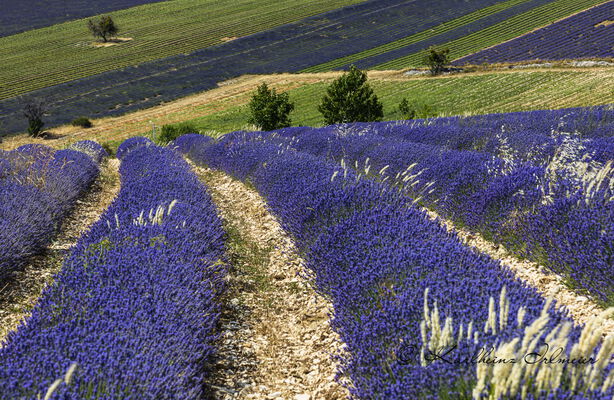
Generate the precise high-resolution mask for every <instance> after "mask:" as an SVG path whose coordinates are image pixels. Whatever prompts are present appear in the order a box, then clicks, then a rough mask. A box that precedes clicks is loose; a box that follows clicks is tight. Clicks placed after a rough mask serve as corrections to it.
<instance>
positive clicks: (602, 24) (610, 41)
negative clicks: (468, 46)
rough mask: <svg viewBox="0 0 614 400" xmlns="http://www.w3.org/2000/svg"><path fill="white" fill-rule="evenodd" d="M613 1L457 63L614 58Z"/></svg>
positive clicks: (461, 59)
mask: <svg viewBox="0 0 614 400" xmlns="http://www.w3.org/2000/svg"><path fill="white" fill-rule="evenodd" d="M613 20H614V1H610V2H607V3H605V4H602V5H600V6H597V7H593V8H591V9H589V10H587V11H584V12H581V13H579V14H576V15H574V16H572V17H569V18H566V19H564V20H561V21H559V22H557V23H554V24H552V25H548V26H546V27H545V28H542V29H539V30H537V31H534V32H531V33H528V34H526V35H523V36H520V37H518V38H516V39H514V40H510V41H508V42H505V43H502V44H500V45H498V46H495V47H491V48H489V49H486V50H482V51H480V52H477V53H474V54H471V55H469V56H466V57H463V58H460V59H458V60H456V61H455V62H454V64H456V65H462V64H481V63H485V62H486V63H495V62H514V61H529V60H563V59H569V58H611V57H614V25H613V24H612V21H613Z"/></svg>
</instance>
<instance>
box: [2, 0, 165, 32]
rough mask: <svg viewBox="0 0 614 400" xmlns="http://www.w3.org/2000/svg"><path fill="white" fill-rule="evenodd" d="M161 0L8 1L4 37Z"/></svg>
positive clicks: (4, 17)
mask: <svg viewBox="0 0 614 400" xmlns="http://www.w3.org/2000/svg"><path fill="white" fill-rule="evenodd" d="M157 1H163V0H106V1H88V0H45V1H6V2H3V3H2V14H0V37H2V36H10V35H14V34H16V33H19V32H24V31H27V30H31V29H37V28H42V27H45V26H50V25H54V24H59V23H61V22H65V21H70V20H74V19H79V18H85V17H89V16H92V15H96V14H103V13H108V12H112V11H116V10H121V9H124V8H128V7H134V6H138V5H141V4H147V3H155V2H157Z"/></svg>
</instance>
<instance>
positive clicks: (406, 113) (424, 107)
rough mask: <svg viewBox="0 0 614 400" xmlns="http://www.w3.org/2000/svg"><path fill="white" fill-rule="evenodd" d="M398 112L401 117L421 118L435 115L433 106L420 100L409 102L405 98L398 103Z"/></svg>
mask: <svg viewBox="0 0 614 400" xmlns="http://www.w3.org/2000/svg"><path fill="white" fill-rule="evenodd" d="M399 112H400V113H401V115H402V117H403V119H422V118H431V117H436V116H437V111H436V110H435V108H434V107H433V106H431V105H430V104H427V103H422V102H416V101H413V102H411V103H410V102H409V101H407V99H406V98H403V100H401V104H399Z"/></svg>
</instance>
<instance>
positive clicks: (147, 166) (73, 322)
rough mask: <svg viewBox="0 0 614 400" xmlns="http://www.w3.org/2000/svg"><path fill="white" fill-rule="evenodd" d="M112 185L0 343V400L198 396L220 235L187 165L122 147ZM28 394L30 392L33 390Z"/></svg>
mask: <svg viewBox="0 0 614 400" xmlns="http://www.w3.org/2000/svg"><path fill="white" fill-rule="evenodd" d="M120 173H121V180H122V187H121V190H120V193H119V195H118V197H117V199H116V200H115V201H114V202H113V204H112V205H111V207H110V208H109V209H108V210H106V211H105V213H104V214H103V216H102V217H101V219H100V220H99V221H98V222H97V223H96V224H95V225H94V226H93V227H92V228H91V230H90V231H89V232H88V233H87V234H86V235H85V236H84V237H82V238H81V239H80V241H79V242H78V244H77V245H76V247H75V248H74V249H73V251H72V253H71V255H70V257H69V258H68V259H67V260H66V261H65V263H64V265H63V268H62V271H61V273H60V274H59V275H58V276H57V277H56V281H55V284H54V285H52V286H51V287H50V288H48V289H47V290H46V291H45V292H44V293H43V296H42V298H41V299H40V301H39V303H38V305H37V306H36V307H35V308H34V310H33V312H32V316H31V317H30V318H29V319H28V320H27V323H26V324H25V325H22V326H20V327H19V329H18V330H17V331H15V332H12V333H11V334H9V336H8V341H7V343H6V344H5V346H4V347H3V348H1V349H0V366H1V367H0V393H1V394H2V397H3V398H7V399H8V398H10V399H34V398H42V396H45V393H46V391H47V388H49V387H50V386H51V385H52V383H53V382H54V381H55V380H56V379H57V378H64V373H65V372H66V371H67V369H68V368H69V366H71V365H72V364H73V363H77V368H76V371H75V372H74V374H73V375H72V379H71V382H70V384H66V383H65V382H63V381H62V384H61V385H60V386H59V387H57V389H56V390H55V393H54V394H53V396H52V397H51V399H75V400H77V399H80V400H82V399H103V398H104V399H122V400H126V399H135V400H136V399H139V400H142V399H151V400H154V399H186V400H188V399H201V398H202V396H203V391H204V390H206V388H207V385H206V382H207V381H206V376H207V370H206V367H207V362H208V361H209V358H210V357H211V355H212V354H213V352H214V349H213V346H212V345H213V341H214V340H215V339H216V334H215V326H216V323H217V320H218V315H219V312H218V311H219V308H218V303H217V301H218V295H219V294H220V293H221V291H222V290H223V288H224V279H223V278H224V275H225V268H224V267H223V266H222V264H221V263H220V259H221V258H223V256H224V243H223V230H222V226H221V223H220V220H219V219H218V217H217V215H216V211H215V207H214V205H213V202H212V200H211V198H210V197H209V195H208V194H207V192H206V191H205V188H204V187H203V186H202V185H201V183H200V182H199V180H198V179H197V177H196V176H195V175H194V174H193V173H192V172H191V171H190V168H189V166H188V165H187V163H186V162H185V161H184V160H183V159H182V158H181V157H180V156H179V155H177V154H176V153H175V152H173V151H171V150H168V149H163V148H159V147H156V146H140V147H138V148H135V149H133V150H132V151H131V152H130V153H129V154H128V155H126V156H125V158H124V159H123V161H122V165H121V167H120ZM37 396H39V397H37Z"/></svg>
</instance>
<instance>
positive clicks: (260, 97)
mask: <svg viewBox="0 0 614 400" xmlns="http://www.w3.org/2000/svg"><path fill="white" fill-rule="evenodd" d="M249 109H250V117H249V119H248V121H247V123H249V124H254V125H256V126H257V127H258V128H259V129H262V130H264V131H272V130H274V129H280V128H286V127H288V126H290V125H291V123H292V121H291V120H290V113H291V112H292V111H293V110H294V103H292V102H290V99H289V96H288V93H277V92H276V91H275V89H269V87H268V86H267V84H266V83H263V84H262V85H260V86H259V87H258V89H257V90H256V93H255V94H254V95H253V96H252V100H251V101H250V103H249Z"/></svg>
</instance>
